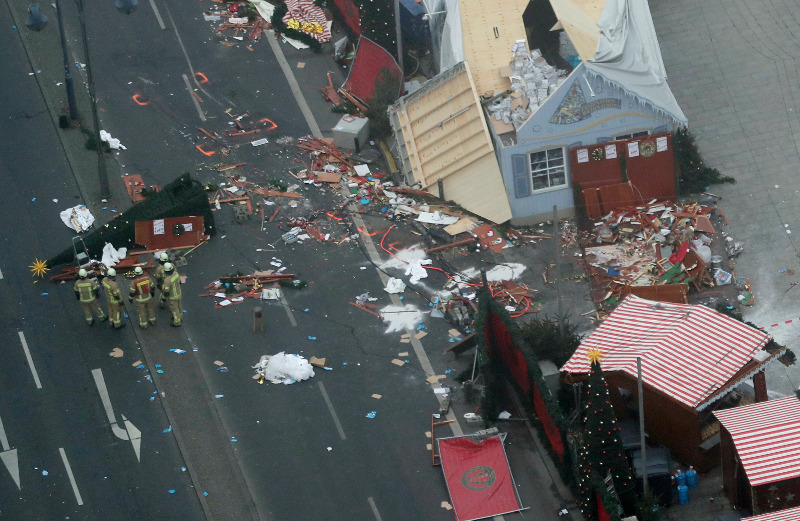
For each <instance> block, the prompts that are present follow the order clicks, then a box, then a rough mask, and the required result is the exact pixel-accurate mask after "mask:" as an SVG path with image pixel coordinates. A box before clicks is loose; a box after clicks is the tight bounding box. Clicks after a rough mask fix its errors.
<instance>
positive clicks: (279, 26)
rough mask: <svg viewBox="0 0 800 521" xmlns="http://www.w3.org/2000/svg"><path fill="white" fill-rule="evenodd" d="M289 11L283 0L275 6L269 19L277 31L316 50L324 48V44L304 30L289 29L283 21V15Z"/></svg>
mask: <svg viewBox="0 0 800 521" xmlns="http://www.w3.org/2000/svg"><path fill="white" fill-rule="evenodd" d="M288 12H289V7H288V6H287V5H286V4H285V3H283V2H281V4H280V5H277V6H275V10H274V11H272V18H270V20H269V21H270V23H271V24H272V27H273V28H274V29H275V32H277V33H280V34H284V35H286V36H288V37H289V38H292V39H294V40H299V41H301V42H302V43H304V44H306V45H308V46H309V47H311V48H312V49H314V50H315V51H319V50H320V49H321V48H322V45H321V44H320V43H319V42H318V41H317V40H315V39H314V37H312V36H311V35H309V34H308V33H305V32H303V31H298V30H296V29H289V28H288V27H286V24H285V23H283V17H284V15H286V13H288Z"/></svg>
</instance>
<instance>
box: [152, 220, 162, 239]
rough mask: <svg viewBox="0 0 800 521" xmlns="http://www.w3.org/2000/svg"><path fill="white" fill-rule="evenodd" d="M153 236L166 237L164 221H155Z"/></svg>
mask: <svg viewBox="0 0 800 521" xmlns="http://www.w3.org/2000/svg"><path fill="white" fill-rule="evenodd" d="M153 235H164V219H156V220H155V221H153Z"/></svg>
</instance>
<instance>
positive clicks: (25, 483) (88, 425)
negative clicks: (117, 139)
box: [0, 5, 203, 520]
mask: <svg viewBox="0 0 800 521" xmlns="http://www.w3.org/2000/svg"><path fill="white" fill-rule="evenodd" d="M0 23H1V24H2V25H3V26H4V27H6V28H10V27H11V26H13V25H14V24H13V23H12V22H11V21H10V19H9V13H8V10H7V9H6V7H5V5H2V7H0ZM0 48H2V49H3V51H2V52H3V64H4V74H3V76H2V78H0V96H2V98H3V99H6V100H14V102H13V103H3V104H2V105H1V106H0V118H1V120H2V124H0V140H2V143H4V146H2V147H0V176H2V179H3V180H4V183H3V184H4V187H3V190H1V191H0V219H2V221H3V222H4V223H5V230H4V232H3V233H2V234H0V244H2V251H0V271H1V272H2V276H0V309H2V310H3V312H2V313H0V341H1V342H2V345H3V349H2V350H0V367H2V368H3V370H2V372H0V393H1V394H2V396H3V399H2V400H0V420H1V421H2V428H0V442H2V446H0V449H2V452H0V454H2V460H3V463H4V465H3V467H4V468H2V469H0V518H2V519H10V520H27V519H31V520H32V519H73V520H75V519H87V520H88V519H98V520H100V519H121V520H122V519H130V520H141V519H177V518H184V519H187V520H188V519H202V518H203V516H202V511H201V509H200V504H199V501H198V500H197V495H196V494H195V492H194V491H193V490H192V483H191V481H190V480H189V478H188V475H187V474H186V473H185V472H184V471H183V470H181V468H182V467H183V466H184V463H183V461H182V459H181V456H180V453H179V451H178V450H177V446H176V444H175V440H174V438H172V437H171V436H167V435H164V434H163V433H162V430H163V429H165V428H167V427H168V422H166V419H165V415H164V412H163V409H162V408H161V406H160V401H159V400H158V399H157V398H156V397H155V396H154V395H153V392H154V390H155V389H154V387H153V386H152V384H151V383H150V382H148V381H147V380H146V379H145V378H144V374H143V373H141V372H136V370H133V369H132V368H131V367H130V363H131V362H130V361H132V360H134V359H135V357H136V356H137V351H138V347H137V345H136V343H135V342H134V340H133V335H132V333H131V328H127V329H125V330H122V331H112V330H110V328H109V327H108V325H107V324H95V325H94V327H92V328H89V327H88V326H87V325H86V324H85V322H84V321H83V316H82V313H81V312H80V310H79V307H78V304H77V302H76V301H75V299H74V296H73V295H72V294H71V293H72V291H71V288H70V287H68V285H62V286H57V285H54V284H51V283H49V282H44V281H38V282H37V281H35V279H34V278H33V277H32V275H31V273H30V270H29V268H28V266H29V265H30V264H32V263H33V260H34V258H40V259H41V258H46V257H47V256H48V255H49V254H52V253H53V252H54V251H57V250H56V248H61V247H63V245H64V244H69V241H70V238H71V235H72V234H71V233H70V230H69V229H68V228H67V227H65V226H64V225H63V224H62V223H61V221H60V219H59V216H58V214H59V212H60V211H61V210H63V209H64V208H67V207H70V206H72V205H74V204H77V203H78V202H79V201H80V199H79V195H78V190H77V187H76V185H75V182H74V179H73V177H72V176H71V175H69V171H68V165H67V162H66V159H65V156H64V153H63V150H62V149H61V146H60V142H59V141H58V139H57V134H56V132H57V131H56V129H55V127H54V126H53V124H52V120H51V119H50V118H49V116H48V114H47V112H46V111H47V107H46V106H45V104H44V102H43V100H42V97H41V93H40V92H39V91H38V89H37V87H36V83H35V81H34V78H33V77H31V76H29V73H30V72H32V71H31V67H30V65H29V64H28V62H27V60H26V58H25V53H24V51H23V49H22V47H21V45H20V41H19V36H18V34H17V33H16V32H15V31H12V30H4V31H2V32H0ZM55 200H57V201H55ZM117 347H118V348H119V349H121V350H122V351H123V352H124V353H125V358H124V359H117V358H112V357H110V356H109V353H110V352H111V351H112V349H114V348H117ZM123 360H124V361H123ZM93 372H94V373H93ZM95 374H96V375H98V377H99V375H100V374H102V381H103V382H104V383H105V389H106V393H107V396H108V401H109V403H110V405H111V407H112V408H113V413H112V414H113V418H115V422H116V423H117V424H118V426H123V425H124V423H123V420H122V415H125V417H126V418H127V419H128V420H129V421H130V422H131V424H132V425H133V427H131V429H130V432H135V431H134V427H135V428H136V429H138V430H139V431H140V432H141V438H140V443H141V444H140V446H139V450H140V454H139V457H140V458H141V461H139V460H138V459H137V455H136V452H135V450H134V445H133V444H132V442H131V441H130V440H121V439H119V438H118V437H116V436H115V434H114V433H113V432H112V426H111V423H110V420H109V418H108V415H107V411H106V407H105V406H104V405H103V400H102V398H101V394H100V390H99V389H100V387H98V384H97V381H98V379H99V378H98V379H96V378H95V376H94V375H95ZM151 397H153V398H154V399H153V400H152V401H151V399H150V398H151ZM124 432H125V433H126V435H127V433H128V432H129V431H128V430H124ZM15 465H16V467H17V469H16V470H15V469H14V466H15ZM14 470H15V471H14ZM12 471H14V472H13V473H12ZM17 472H18V476H19V483H18V484H17V483H16V482H15V479H14V478H15V475H14V474H16V473H17ZM170 490H174V493H170V492H169V491H170Z"/></svg>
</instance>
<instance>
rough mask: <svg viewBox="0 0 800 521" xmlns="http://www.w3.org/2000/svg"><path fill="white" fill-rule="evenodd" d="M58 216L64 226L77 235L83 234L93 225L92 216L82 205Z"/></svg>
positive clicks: (68, 209)
mask: <svg viewBox="0 0 800 521" xmlns="http://www.w3.org/2000/svg"><path fill="white" fill-rule="evenodd" d="M59 215H60V216H61V221H62V222H63V223H64V224H66V225H67V226H69V227H70V228H72V229H73V230H75V231H76V232H78V233H81V232H85V231H86V230H88V229H89V228H91V227H92V224H94V215H92V212H90V211H89V209H88V208H86V205H83V204H79V205H77V206H73V207H72V208H67V209H66V210H64V211H63V212H61V213H60V214H59Z"/></svg>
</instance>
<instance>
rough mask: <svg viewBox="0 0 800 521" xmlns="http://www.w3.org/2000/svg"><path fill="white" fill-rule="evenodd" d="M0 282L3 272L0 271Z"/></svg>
mask: <svg viewBox="0 0 800 521" xmlns="http://www.w3.org/2000/svg"><path fill="white" fill-rule="evenodd" d="M0 280H3V270H0Z"/></svg>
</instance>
